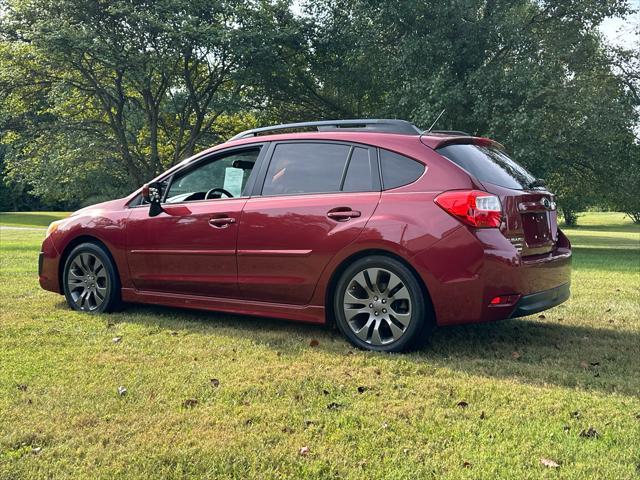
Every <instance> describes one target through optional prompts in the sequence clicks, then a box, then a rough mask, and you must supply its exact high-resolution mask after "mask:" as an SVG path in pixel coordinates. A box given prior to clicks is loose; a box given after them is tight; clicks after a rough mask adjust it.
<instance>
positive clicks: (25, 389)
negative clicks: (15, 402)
mask: <svg viewBox="0 0 640 480" xmlns="http://www.w3.org/2000/svg"><path fill="white" fill-rule="evenodd" d="M18 390H20V391H21V392H26V391H27V386H26V385H25V384H24V383H21V384H20V385H18Z"/></svg>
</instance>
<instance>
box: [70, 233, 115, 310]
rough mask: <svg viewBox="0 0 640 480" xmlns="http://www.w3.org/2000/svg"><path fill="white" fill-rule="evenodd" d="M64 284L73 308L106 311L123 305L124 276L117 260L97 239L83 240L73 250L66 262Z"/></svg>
mask: <svg viewBox="0 0 640 480" xmlns="http://www.w3.org/2000/svg"><path fill="white" fill-rule="evenodd" d="M62 287H63V290H64V296H65V298H66V299H67V304H68V305H69V306H70V307H71V308H72V309H73V310H78V311H82V312H87V313H102V312H111V311H114V310H117V309H118V308H119V307H120V305H121V300H120V298H121V297H120V280H119V278H118V274H117V272H116V268H115V265H114V262H113V260H112V259H111V256H110V255H109V253H108V252H107V251H106V250H105V249H104V248H103V247H102V246H100V245H98V244H95V243H82V244H80V245H78V246H77V247H75V248H74V249H73V250H71V252H70V253H69V255H68V256H67V259H66V261H65V264H64V270H63V274H62ZM83 297H84V299H83Z"/></svg>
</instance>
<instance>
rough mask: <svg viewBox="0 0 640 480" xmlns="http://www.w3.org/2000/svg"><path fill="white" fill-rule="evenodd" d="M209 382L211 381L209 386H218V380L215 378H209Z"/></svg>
mask: <svg viewBox="0 0 640 480" xmlns="http://www.w3.org/2000/svg"><path fill="white" fill-rule="evenodd" d="M209 383H211V386H212V387H214V388H217V387H219V386H220V380H218V379H217V378H212V379H211V380H209Z"/></svg>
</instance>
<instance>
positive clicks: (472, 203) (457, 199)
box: [434, 190, 502, 228]
mask: <svg viewBox="0 0 640 480" xmlns="http://www.w3.org/2000/svg"><path fill="white" fill-rule="evenodd" d="M434 201H435V202H436V204H437V205H438V206H439V207H440V208H442V209H444V211H445V212H447V213H448V214H449V215H453V216H454V217H456V218H457V219H459V220H462V221H463V222H464V223H466V224H467V225H470V226H472V227H476V228H498V227H499V226H500V222H502V205H501V204H500V199H499V198H498V197H496V196H495V195H491V194H490V193H487V192H482V191H480V190H451V191H449V192H444V193H441V194H440V195H438V196H437V197H436V198H435V200H434Z"/></svg>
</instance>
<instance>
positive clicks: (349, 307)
mask: <svg viewBox="0 0 640 480" xmlns="http://www.w3.org/2000/svg"><path fill="white" fill-rule="evenodd" d="M427 302H428V299H426V298H425V296H424V293H423V291H422V288H421V286H420V283H419V282H418V280H417V278H416V276H415V274H414V273H413V272H412V271H411V270H410V269H409V268H408V267H407V266H406V265H404V264H403V263H402V262H400V261H398V260H396V259H394V258H390V257H386V256H383V255H372V256H370V257H366V258H362V259H359V260H356V261H355V262H354V263H352V264H351V265H350V266H349V267H347V269H346V270H345V271H344V272H343V274H342V275H341V276H340V279H339V280H338V284H337V286H336V290H335V294H334V300H333V307H334V312H335V317H336V323H337V325H338V328H339V329H340V331H341V332H342V333H343V334H344V336H345V337H346V338H347V339H348V340H349V341H350V342H351V343H352V344H353V345H355V346H356V347H359V348H362V349H367V350H376V351H383V352H401V351H405V350H410V349H414V348H417V347H419V346H421V345H422V344H423V342H424V341H425V340H426V338H427V335H428V331H429V327H430V326H431V324H432V323H433V322H432V319H431V318H428V313H429V312H430V310H428V308H427V305H428V303H427ZM429 317H430V315H429Z"/></svg>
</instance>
